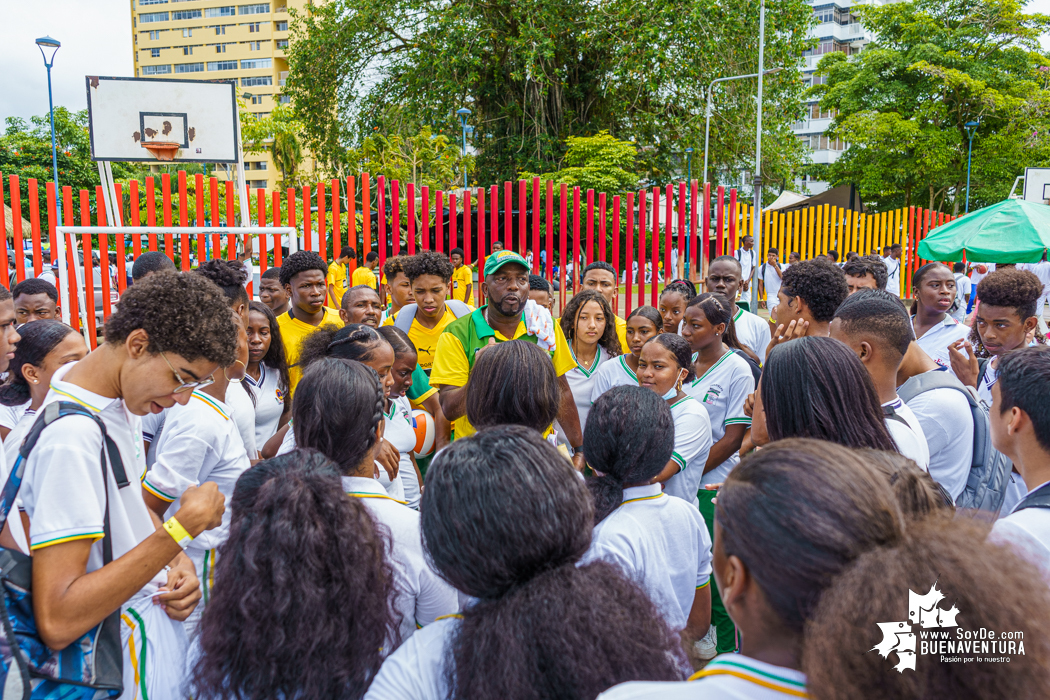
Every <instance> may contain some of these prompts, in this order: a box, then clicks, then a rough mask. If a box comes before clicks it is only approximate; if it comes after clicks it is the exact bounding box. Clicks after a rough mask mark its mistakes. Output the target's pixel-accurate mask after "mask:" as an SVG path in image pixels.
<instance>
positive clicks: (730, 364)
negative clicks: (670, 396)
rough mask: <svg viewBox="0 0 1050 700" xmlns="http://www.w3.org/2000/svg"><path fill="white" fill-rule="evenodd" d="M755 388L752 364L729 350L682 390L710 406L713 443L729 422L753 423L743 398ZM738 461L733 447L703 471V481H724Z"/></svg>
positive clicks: (724, 431) (721, 436) (731, 423)
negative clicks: (717, 463) (711, 467)
mask: <svg viewBox="0 0 1050 700" xmlns="http://www.w3.org/2000/svg"><path fill="white" fill-rule="evenodd" d="M754 390H755V375H753V374H752V373H751V365H749V364H748V363H747V361H746V360H744V358H742V357H740V355H737V354H736V353H735V352H733V351H732V350H727V351H726V354H725V355H722V357H720V358H719V359H718V362H715V363H714V364H713V365H711V367H710V368H708V370H707V371H706V372H704V376H702V377H697V378H696V379H695V380H694V381H692V382H691V383H689V384H686V385H685V386H683V387H682V391H684V392H685V393H687V394H689V395H690V396H692V397H693V398H694V399H696V400H697V401H699V402H700V403H702V404H703V405H704V408H705V409H707V415H708V417H709V419H710V421H711V440H712V444H713V443H715V442H718V441H719V440H721V439H722V438H723V437H725V434H726V427H727V426H730V425H744V426H750V425H751V418H749V417H748V416H747V415H745V414H744V401H745V400H746V399H747V396H748V394H751V393H752V392H754ZM739 462H740V454H739V451H736V450H734V451H733V454H732V455H730V456H729V458H728V459H727V460H726V461H724V462H722V463H721V464H719V465H718V466H717V467H715V468H714V469H712V470H711V471H709V472H707V473H706V474H704V476H703V478H702V479H701V480H700V484H701V485H706V484H720V483H722V482H723V481H725V480H726V477H727V476H729V472H730V471H731V470H732V469H733V467H735V466H736V465H737V464H738V463H739Z"/></svg>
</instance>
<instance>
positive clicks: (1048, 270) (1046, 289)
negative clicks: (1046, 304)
mask: <svg viewBox="0 0 1050 700" xmlns="http://www.w3.org/2000/svg"><path fill="white" fill-rule="evenodd" d="M1017 267H1018V268H1019V269H1022V270H1027V271H1028V272H1031V273H1032V274H1033V275H1035V276H1036V277H1038V278H1039V281H1040V282H1042V283H1043V294H1050V262H1047V261H1045V260H1043V261H1040V262H1037V263H1028V264H1024V265H1018V266H1017Z"/></svg>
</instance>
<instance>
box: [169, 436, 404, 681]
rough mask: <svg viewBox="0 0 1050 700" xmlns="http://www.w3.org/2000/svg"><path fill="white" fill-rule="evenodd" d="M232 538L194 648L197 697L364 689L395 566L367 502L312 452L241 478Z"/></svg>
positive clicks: (378, 654) (379, 654)
mask: <svg viewBox="0 0 1050 700" xmlns="http://www.w3.org/2000/svg"><path fill="white" fill-rule="evenodd" d="M230 508H231V510H232V511H233V515H232V517H231V519H230V536H229V539H228V540H227V541H226V544H224V545H223V546H222V547H221V556H220V558H219V563H218V565H217V568H216V572H215V581H216V582H215V588H214V589H213V591H212V600H211V601H210V605H209V606H208V608H207V610H206V611H205V613H204V615H203V616H202V619H201V623H200V628H199V630H200V634H199V637H198V638H197V642H196V644H195V646H194V648H193V649H192V650H191V654H190V664H189V668H188V669H187V671H188V674H187V675H188V678H189V680H190V686H191V688H190V690H191V692H192V696H193V697H195V698H198V700H219V699H220V698H238V700H254V699H256V698H258V699H260V700H261V699H262V698H266V699H271V698H287V699H289V700H291V699H292V698H340V699H344V698H345V699H346V700H357V699H358V698H360V697H361V696H362V695H364V692H365V690H366V689H367V688H368V685H369V683H371V681H372V679H373V677H374V676H375V674H376V672H377V671H378V670H379V666H380V664H381V662H382V659H383V656H384V650H385V651H386V652H389V648H390V647H389V645H390V640H391V639H392V638H394V637H395V636H396V632H397V613H396V611H395V609H394V599H395V598H394V595H395V591H394V570H393V568H392V567H391V565H390V564H389V563H388V562H387V551H386V549H387V548H386V543H385V537H384V533H383V531H382V529H381V528H380V526H379V525H377V524H376V522H375V520H374V519H373V518H372V516H371V515H370V514H369V509H368V507H367V506H366V504H365V501H363V500H360V499H356V498H347V497H346V494H345V493H344V492H343V488H342V484H341V483H340V473H339V468H338V467H337V465H336V464H335V463H333V462H332V461H331V460H329V459H328V458H326V457H324V456H323V455H321V454H319V453H317V452H314V451H311V450H298V451H296V452H293V453H291V454H289V455H284V456H281V457H275V458H274V459H270V460H266V461H264V462H261V463H259V464H258V465H256V466H255V467H254V468H252V469H250V470H248V471H247V472H245V473H244V475H243V476H242V477H241V478H240V479H239V480H238V481H237V487H236V488H235V489H234V492H233V498H232V499H231V500H230Z"/></svg>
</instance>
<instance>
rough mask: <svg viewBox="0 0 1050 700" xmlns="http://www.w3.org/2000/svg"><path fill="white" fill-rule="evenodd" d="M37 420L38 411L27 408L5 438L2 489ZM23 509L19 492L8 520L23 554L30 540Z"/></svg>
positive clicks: (0, 473) (0, 453)
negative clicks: (23, 443) (27, 434)
mask: <svg viewBox="0 0 1050 700" xmlns="http://www.w3.org/2000/svg"><path fill="white" fill-rule="evenodd" d="M35 420H36V411H34V410H32V409H27V410H26V412H25V413H23V414H22V418H21V419H19V421H18V424H17V425H15V427H13V428H11V432H10V433H8V434H7V439H6V440H4V449H3V450H0V489H2V488H3V487H4V484H6V483H7V477H9V476H10V475H11V469H10V467H11V465H13V464H15V462H17V461H18V448H19V447H21V445H22V439H23V438H24V437H25V436H26V433H28V432H29V429H30V428H31V427H32V426H33V421H35ZM23 478H24V477H23ZM21 510H24V507H23V506H22V495H21V493H19V495H17V496H16V497H15V502H14V505H13V506H12V507H11V510H10V511H9V512H8V514H7V522H8V523H10V525H11V536H12V537H13V538H14V540H15V544H16V545H18V549H19V550H20V551H21V552H22V554H29V553H30V550H29V540H28V539H27V538H26V531H25V527H24V526H23V525H22V517H21V516H20V515H19V511H21Z"/></svg>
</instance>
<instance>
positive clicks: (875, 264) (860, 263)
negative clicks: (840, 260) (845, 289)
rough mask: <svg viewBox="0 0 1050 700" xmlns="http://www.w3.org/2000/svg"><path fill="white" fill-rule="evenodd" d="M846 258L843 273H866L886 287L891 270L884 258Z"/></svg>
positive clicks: (857, 274) (860, 275)
mask: <svg viewBox="0 0 1050 700" xmlns="http://www.w3.org/2000/svg"><path fill="white" fill-rule="evenodd" d="M855 255H856V254H855ZM846 258H847V260H846V263H845V264H844V265H843V266H842V273H843V274H845V275H849V276H850V277H864V276H866V275H871V278H872V279H873V280H875V286H876V287H878V288H879V289H886V282H887V281H888V280H889V271H888V270H887V269H886V263H884V262H882V258H880V257H879V256H878V255H856V257H854V258H852V259H850V258H849V256H848V255H847V256H846ZM788 269H790V268H788ZM912 284H913V285H914V284H915V282H914V280H913V281H912Z"/></svg>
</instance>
